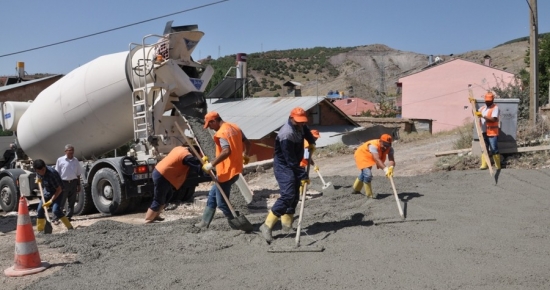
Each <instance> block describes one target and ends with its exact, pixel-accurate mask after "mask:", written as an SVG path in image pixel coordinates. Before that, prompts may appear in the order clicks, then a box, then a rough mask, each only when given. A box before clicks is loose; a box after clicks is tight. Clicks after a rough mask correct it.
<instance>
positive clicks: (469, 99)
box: [468, 98, 476, 103]
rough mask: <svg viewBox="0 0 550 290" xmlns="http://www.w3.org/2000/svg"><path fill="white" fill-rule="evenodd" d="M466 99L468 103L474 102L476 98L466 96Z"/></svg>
mask: <svg viewBox="0 0 550 290" xmlns="http://www.w3.org/2000/svg"><path fill="white" fill-rule="evenodd" d="M468 101H470V103H471V102H475V101H476V99H474V98H468Z"/></svg>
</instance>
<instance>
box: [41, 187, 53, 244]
mask: <svg viewBox="0 0 550 290" xmlns="http://www.w3.org/2000/svg"><path fill="white" fill-rule="evenodd" d="M38 188H40V197H42V204H45V203H46V199H45V198H44V191H43V190H42V180H38ZM44 215H45V216H46V225H45V226H44V233H45V234H51V233H52V231H53V228H52V221H51V220H50V214H49V213H48V209H47V208H45V209H44Z"/></svg>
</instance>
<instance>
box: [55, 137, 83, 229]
mask: <svg viewBox="0 0 550 290" xmlns="http://www.w3.org/2000/svg"><path fill="white" fill-rule="evenodd" d="M55 170H56V171H57V172H59V175H61V179H62V180H63V196H62V202H61V208H63V207H65V202H67V201H68V204H67V218H68V219H69V220H72V217H73V214H74V204H75V202H76V196H77V194H78V192H80V175H81V174H82V166H80V162H78V159H77V158H76V157H74V147H73V145H71V144H67V145H65V155H64V156H61V157H59V158H58V159H57V162H56V163H55Z"/></svg>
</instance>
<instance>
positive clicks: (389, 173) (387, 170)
mask: <svg viewBox="0 0 550 290" xmlns="http://www.w3.org/2000/svg"><path fill="white" fill-rule="evenodd" d="M384 174H386V177H388V178H390V177H393V166H390V167H384Z"/></svg>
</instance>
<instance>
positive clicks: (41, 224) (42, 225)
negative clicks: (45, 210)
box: [36, 219, 46, 232]
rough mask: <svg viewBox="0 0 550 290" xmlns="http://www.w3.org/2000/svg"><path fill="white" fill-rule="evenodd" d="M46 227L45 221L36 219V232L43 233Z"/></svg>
mask: <svg viewBox="0 0 550 290" xmlns="http://www.w3.org/2000/svg"><path fill="white" fill-rule="evenodd" d="M45 227H46V219H36V230H37V231H39V232H43V231H44V228H45Z"/></svg>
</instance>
